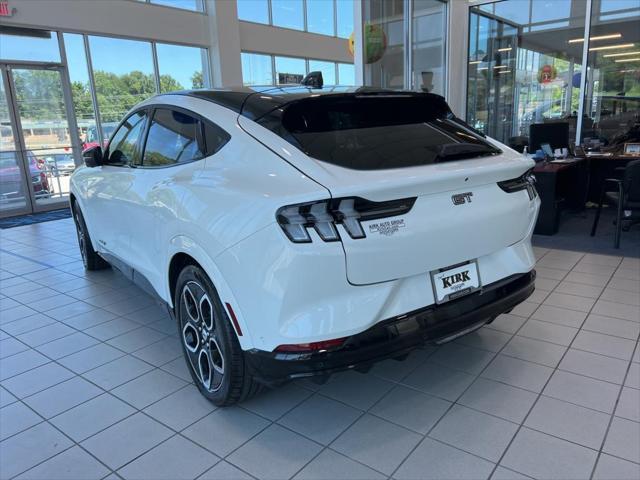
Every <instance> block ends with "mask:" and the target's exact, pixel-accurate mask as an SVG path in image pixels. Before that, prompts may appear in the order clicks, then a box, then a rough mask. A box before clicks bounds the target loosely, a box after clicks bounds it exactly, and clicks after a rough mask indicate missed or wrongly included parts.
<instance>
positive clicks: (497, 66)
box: [493, 65, 507, 69]
mask: <svg viewBox="0 0 640 480" xmlns="http://www.w3.org/2000/svg"><path fill="white" fill-rule="evenodd" d="M493 68H496V69H498V68H507V66H506V65H496V66H495V67H493Z"/></svg>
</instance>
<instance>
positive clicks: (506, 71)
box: [498, 70, 511, 75]
mask: <svg viewBox="0 0 640 480" xmlns="http://www.w3.org/2000/svg"><path fill="white" fill-rule="evenodd" d="M498 73H499V74H500V75H502V74H503V73H511V70H500V71H499V72H498Z"/></svg>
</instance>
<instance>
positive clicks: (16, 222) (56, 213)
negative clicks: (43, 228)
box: [0, 208, 71, 229]
mask: <svg viewBox="0 0 640 480" xmlns="http://www.w3.org/2000/svg"><path fill="white" fill-rule="evenodd" d="M63 218H71V210H70V209H69V208H63V209H60V210H52V211H50V212H42V213H33V214H31V215H21V216H19V217H9V218H0V228H2V229H5V228H13V227H21V226H23V225H31V224H34V223H41V222H50V221H52V220H61V219H63Z"/></svg>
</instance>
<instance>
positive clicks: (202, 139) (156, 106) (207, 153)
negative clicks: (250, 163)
mask: <svg viewBox="0 0 640 480" xmlns="http://www.w3.org/2000/svg"><path fill="white" fill-rule="evenodd" d="M143 108H145V109H148V110H149V111H150V112H151V115H148V117H147V118H150V119H151V121H149V122H147V125H146V127H145V131H144V133H143V143H142V145H141V146H142V148H141V154H140V162H141V163H140V164H139V165H134V166H133V167H134V168H139V169H144V170H158V169H162V168H172V167H178V166H180V165H188V164H190V163H193V162H199V161H201V160H205V159H207V158H209V157H211V156H213V155H215V154H216V153H218V152H219V151H220V150H221V149H222V148H224V146H225V145H226V144H227V143H229V141H230V140H231V135H230V134H229V132H227V131H226V130H225V129H224V128H222V127H221V126H220V125H218V124H217V123H214V122H212V121H211V120H208V119H206V118H205V117H203V116H202V115H200V114H199V113H196V112H194V111H192V110H189V109H187V108H183V107H179V106H176V105H171V104H168V103H154V104H149V105H146V106H145V107H143ZM156 110H174V111H176V112H180V113H183V114H185V115H189V116H191V117H194V118H195V119H196V120H198V122H199V124H200V129H199V132H198V137H199V138H198V139H197V140H198V143H199V144H200V142H202V147H204V148H205V155H204V156H203V157H201V158H194V159H191V160H187V161H184V162H176V163H172V164H169V165H154V166H150V165H145V164H144V154H145V151H146V149H147V139H148V137H149V130H150V129H151V123H152V122H153V116H154V115H155V112H156ZM134 113H135V112H134ZM127 118H128V117H127ZM206 124H209V125H212V126H214V127H217V128H219V129H220V130H222V131H223V132H224V133H225V134H226V136H227V139H226V140H225V142H224V143H223V144H222V145H220V146H219V147H218V148H217V149H215V150H213V151H211V152H210V151H209V148H208V146H207V141H206V135H205V131H204V128H205V125H206Z"/></svg>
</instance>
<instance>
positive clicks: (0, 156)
mask: <svg viewBox="0 0 640 480" xmlns="http://www.w3.org/2000/svg"><path fill="white" fill-rule="evenodd" d="M27 159H28V161H29V178H30V181H31V184H32V186H33V191H34V194H35V196H36V197H38V198H45V197H48V196H49V195H50V190H49V182H48V180H47V175H46V174H45V171H44V162H43V161H42V160H41V159H39V158H38V157H36V156H35V155H34V153H33V152H31V151H27ZM20 161H21V159H20V158H19V157H18V154H17V152H13V151H5V152H2V153H0V201H2V202H12V201H13V202H15V201H16V200H20V199H23V198H26V197H27V195H28V194H27V192H25V191H24V188H23V181H22V176H21V173H20V169H19V167H18V165H19V163H18V162H20Z"/></svg>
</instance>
